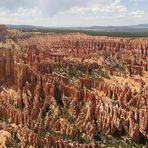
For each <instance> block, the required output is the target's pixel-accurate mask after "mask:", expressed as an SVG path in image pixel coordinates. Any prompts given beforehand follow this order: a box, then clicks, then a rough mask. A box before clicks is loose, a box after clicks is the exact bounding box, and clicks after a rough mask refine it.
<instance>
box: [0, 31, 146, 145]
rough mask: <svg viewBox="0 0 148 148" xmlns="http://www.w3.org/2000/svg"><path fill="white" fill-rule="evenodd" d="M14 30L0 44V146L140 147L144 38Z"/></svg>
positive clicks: (142, 137)
mask: <svg viewBox="0 0 148 148" xmlns="http://www.w3.org/2000/svg"><path fill="white" fill-rule="evenodd" d="M14 32H15V31H14ZM14 32H13V33H12V31H11V34H10V31H9V34H8V35H7V39H5V41H4V42H1V43H0V85H1V90H0V118H1V120H3V121H5V122H6V123H7V124H6V123H5V125H7V126H2V130H3V133H2V134H1V135H5V134H6V135H7V136H5V138H6V137H8V138H6V139H7V140H5V141H7V142H5V144H6V145H7V144H8V145H11V147H16V145H17V146H18V147H19V146H22V147H25V148H26V147H43V148H48V147H52V146H53V147H90V148H91V147H105V146H107V147H111V146H115V147H116V146H117V147H118V146H121V147H122V146H124V147H125V146H126V147H128V144H129V145H133V146H137V145H138V144H141V145H143V146H145V147H147V146H148V145H147V139H148V40H146V39H129V38H127V39H121V38H108V37H92V36H87V35H84V34H66V35H62V34H58V35H57V34H43V33H22V32H15V33H14ZM1 135H0V136H1ZM10 137H11V138H10ZM129 139H130V140H129ZM8 141H9V142H8ZM2 144H3V145H4V140H3V143H2ZM2 144H1V145H2Z"/></svg>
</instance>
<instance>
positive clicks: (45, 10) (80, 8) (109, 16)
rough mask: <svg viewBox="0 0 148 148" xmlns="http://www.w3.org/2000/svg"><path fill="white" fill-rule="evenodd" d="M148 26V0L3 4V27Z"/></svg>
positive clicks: (7, 0)
mask: <svg viewBox="0 0 148 148" xmlns="http://www.w3.org/2000/svg"><path fill="white" fill-rule="evenodd" d="M145 23H148V0H0V24H16V25H36V26H50V27H76V26H94V25H97V26H123V25H136V24H145Z"/></svg>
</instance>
